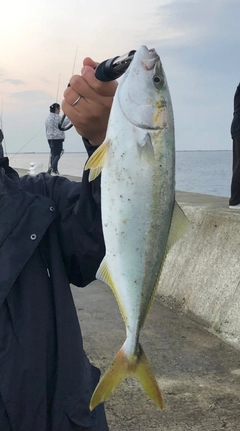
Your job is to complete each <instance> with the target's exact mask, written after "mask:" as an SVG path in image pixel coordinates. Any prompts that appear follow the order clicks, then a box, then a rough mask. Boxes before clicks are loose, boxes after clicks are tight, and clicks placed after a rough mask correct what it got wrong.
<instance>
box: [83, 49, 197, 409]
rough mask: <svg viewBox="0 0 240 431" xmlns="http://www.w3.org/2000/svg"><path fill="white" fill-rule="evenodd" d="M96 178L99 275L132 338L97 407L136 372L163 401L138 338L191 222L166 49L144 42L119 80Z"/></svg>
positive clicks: (95, 161)
mask: <svg viewBox="0 0 240 431" xmlns="http://www.w3.org/2000/svg"><path fill="white" fill-rule="evenodd" d="M86 169H90V173H89V180H90V181H91V180H93V179H94V178H96V177H97V176H98V175H99V174H100V172H102V178H101V205H102V224H103V234H104V240H105V245H106V255H105V257H104V259H103V261H102V263H101V265H100V267H99V269H98V272H97V274H96V278H97V279H99V280H102V281H103V282H105V283H107V284H108V285H109V286H110V287H111V289H112V290H113V292H114V294H115V297H116V300H117V302H118V305H119V309H120V311H121V314H122V317H123V320H124V322H125V325H126V340H125V342H124V344H123V346H122V348H121V349H120V350H119V352H118V354H117V355H116V358H115V360H114V361H113V363H112V365H111V366H110V367H109V369H108V370H107V371H106V373H105V374H104V375H103V377H102V379H101V380H100V382H99V384H98V386H97V387H96V389H95V392H94V393H93V396H92V399H91V402H90V409H91V410H92V409H93V408H95V407H96V406H97V405H98V404H99V403H101V402H103V401H105V400H106V399H107V398H108V397H109V396H110V395H111V394H112V393H113V392H114V390H115V389H116V388H117V387H118V386H119V384H120V383H121V381H122V380H123V379H124V378H126V377H127V376H129V375H132V376H135V377H136V378H137V379H138V380H139V382H140V383H141V385H142V387H143V389H144V390H145V392H146V393H147V394H148V396H149V397H150V398H151V399H152V400H153V401H154V402H155V403H156V404H157V406H159V407H160V408H162V407H163V401H162V396H161V392H160V389H159V386H158V383H157V381H156V378H155V377H154V374H153V372H152V370H151V367H150V364H149V362H148V360H147V358H146V355H145V353H144V351H143V348H142V347H141V345H140V343H139V333H140V330H141V329H142V327H143V324H144V321H145V319H146V316H147V314H148V311H149V308H150V306H151V303H152V301H153V298H154V294H155V291H156V289H157V286H158V283H159V278H160V274H161V270H162V267H163V263H164V260H165V257H166V254H167V252H168V251H169V249H170V247H171V246H172V245H173V244H174V243H175V242H176V240H177V239H178V238H179V237H181V236H182V235H183V234H184V233H185V232H186V231H187V230H188V229H189V226H190V222H189V220H188V219H187V217H186V216H185V215H184V213H183V211H182V210H181V208H180V207H179V206H178V204H177V203H176V202H175V144H174V120H173V112H172V104H171V97H170V93H169V89H168V85H167V80H166V76H165V73H164V70H163V66H162V63H161V60H160V58H159V55H158V54H157V53H156V51H155V50H154V49H150V50H149V49H148V48H147V47H146V46H142V47H141V48H140V49H139V50H138V51H137V52H136V53H135V55H134V58H133V60H132V63H131V65H130V67H129V68H128V70H127V71H126V73H125V75H124V77H123V78H122V80H121V81H120V84H119V86H118V89H117V92H116V94H115V97H114V101H113V105H112V109H111V114H110V118H109V124H108V129H107V134H106V139H105V141H104V143H103V144H102V145H101V146H100V147H99V148H98V149H97V150H96V151H95V152H94V154H93V155H92V156H91V158H90V159H89V161H88V163H87V164H86Z"/></svg>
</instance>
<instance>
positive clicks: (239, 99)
mask: <svg viewBox="0 0 240 431" xmlns="http://www.w3.org/2000/svg"><path fill="white" fill-rule="evenodd" d="M233 107H234V110H233V120H232V124H231V136H232V138H235V137H237V136H239V137H240V84H238V86H237V89H236V92H235V94H234V99H233Z"/></svg>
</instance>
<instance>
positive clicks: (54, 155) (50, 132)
mask: <svg viewBox="0 0 240 431" xmlns="http://www.w3.org/2000/svg"><path fill="white" fill-rule="evenodd" d="M59 114H60V105H59V104H58V103H53V104H52V105H51V106H50V113H49V114H48V116H47V118H46V120H45V129H46V136H47V140H48V143H49V147H50V152H51V155H50V167H49V169H48V173H49V174H51V175H59V172H58V162H59V159H60V157H61V155H62V154H63V142H64V139H65V132H63V131H62V130H59V128H58V126H59V123H60V121H61V116H60V115H59ZM67 122H69V120H68V119H67V118H65V121H64V123H63V126H64V125H65V124H66V123H67Z"/></svg>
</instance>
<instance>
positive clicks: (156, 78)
mask: <svg viewBox="0 0 240 431" xmlns="http://www.w3.org/2000/svg"><path fill="white" fill-rule="evenodd" d="M161 81H162V79H161V78H160V76H158V75H155V76H154V77H153V82H154V83H155V84H160V83H161Z"/></svg>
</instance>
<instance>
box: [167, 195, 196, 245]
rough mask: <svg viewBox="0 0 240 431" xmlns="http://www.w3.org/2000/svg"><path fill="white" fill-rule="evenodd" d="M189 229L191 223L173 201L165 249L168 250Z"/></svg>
mask: <svg viewBox="0 0 240 431" xmlns="http://www.w3.org/2000/svg"><path fill="white" fill-rule="evenodd" d="M190 229H192V223H191V222H190V220H189V219H188V218H187V216H186V214H185V213H184V212H183V210H182V208H181V207H180V206H179V205H178V203H177V202H176V201H175V204H174V209H173V215H172V222H171V226H170V231H169V235H168V242H167V250H166V251H167V252H168V251H169V250H170V248H171V247H172V246H173V245H174V244H175V242H177V241H178V240H179V239H180V238H181V237H182V236H183V235H185V234H186V233H187V232H188V231H189V230H190Z"/></svg>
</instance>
